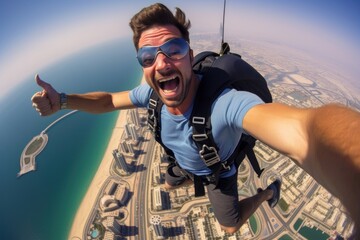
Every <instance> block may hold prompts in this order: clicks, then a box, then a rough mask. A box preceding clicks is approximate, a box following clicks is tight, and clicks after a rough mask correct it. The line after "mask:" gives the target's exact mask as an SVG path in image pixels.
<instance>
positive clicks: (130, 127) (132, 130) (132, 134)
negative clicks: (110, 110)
mask: <svg viewBox="0 0 360 240" xmlns="http://www.w3.org/2000/svg"><path fill="white" fill-rule="evenodd" d="M125 134H126V137H127V139H131V141H132V142H133V143H135V145H136V144H137V143H138V142H139V135H138V133H137V131H136V127H135V124H133V123H130V124H125Z"/></svg>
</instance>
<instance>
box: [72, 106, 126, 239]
mask: <svg viewBox="0 0 360 240" xmlns="http://www.w3.org/2000/svg"><path fill="white" fill-rule="evenodd" d="M126 113H127V110H121V111H120V113H119V116H118V118H117V121H116V124H115V126H114V129H113V132H112V135H111V137H110V140H109V143H108V146H107V148H106V151H105V153H104V157H103V159H102V161H101V163H100V166H99V168H98V170H97V172H96V174H95V176H94V178H93V180H92V182H91V184H90V186H89V188H88V190H87V192H86V194H85V196H84V198H83V200H82V202H81V204H80V206H79V208H78V210H77V213H76V215H75V218H74V220H73V223H72V227H71V230H70V233H69V237H68V239H79V238H80V239H82V236H83V231H84V227H85V224H86V221H87V219H88V217H89V214H90V212H91V210H92V208H93V207H94V204H95V201H96V198H97V196H98V193H99V190H100V188H101V186H102V185H103V184H104V182H105V181H106V179H107V178H108V177H109V176H110V167H111V163H112V160H113V156H112V150H114V149H115V148H118V145H119V141H120V138H121V135H122V132H123V129H124V125H125V124H126Z"/></svg>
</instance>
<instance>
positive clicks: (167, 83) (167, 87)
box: [159, 77, 180, 94]
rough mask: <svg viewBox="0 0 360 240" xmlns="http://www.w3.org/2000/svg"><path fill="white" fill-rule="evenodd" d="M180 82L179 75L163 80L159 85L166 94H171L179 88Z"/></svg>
mask: <svg viewBox="0 0 360 240" xmlns="http://www.w3.org/2000/svg"><path fill="white" fill-rule="evenodd" d="M179 82H180V79H179V77H175V78H171V79H166V80H163V81H161V82H160V83H159V86H160V88H161V90H162V91H163V92H164V93H165V94H170V93H174V92H175V91H176V90H177V88H178V86H179Z"/></svg>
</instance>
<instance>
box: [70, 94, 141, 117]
mask: <svg viewBox="0 0 360 240" xmlns="http://www.w3.org/2000/svg"><path fill="white" fill-rule="evenodd" d="M133 107H134V106H133V104H132V103H131V101H130V98H129V93H128V92H127V91H125V92H119V93H108V92H90V93H85V94H68V95H67V108H68V109H76V110H80V111H85V112H89V113H105V112H111V111H114V110H119V109H127V108H133Z"/></svg>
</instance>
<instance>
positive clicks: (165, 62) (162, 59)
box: [155, 51, 171, 71]
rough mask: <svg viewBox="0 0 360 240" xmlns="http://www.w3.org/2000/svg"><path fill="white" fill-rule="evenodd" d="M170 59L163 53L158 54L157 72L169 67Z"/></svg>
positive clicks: (156, 61) (156, 60)
mask: <svg viewBox="0 0 360 240" xmlns="http://www.w3.org/2000/svg"><path fill="white" fill-rule="evenodd" d="M170 61H171V60H170V59H169V58H168V57H167V56H166V55H165V54H164V53H162V52H161V51H160V52H159V53H158V54H157V56H156V59H155V67H156V70H158V71H161V70H163V69H166V68H167V67H168V66H169V63H170Z"/></svg>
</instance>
